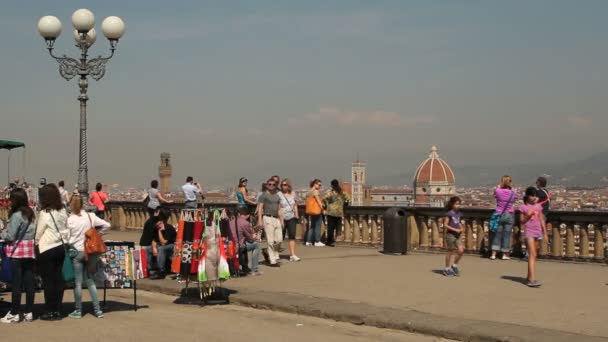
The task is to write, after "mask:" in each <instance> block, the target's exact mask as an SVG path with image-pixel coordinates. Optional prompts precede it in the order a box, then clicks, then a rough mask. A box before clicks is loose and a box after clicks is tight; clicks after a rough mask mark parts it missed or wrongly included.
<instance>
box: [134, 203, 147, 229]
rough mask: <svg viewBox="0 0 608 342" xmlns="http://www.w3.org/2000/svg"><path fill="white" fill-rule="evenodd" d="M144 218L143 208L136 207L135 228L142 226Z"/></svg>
mask: <svg viewBox="0 0 608 342" xmlns="http://www.w3.org/2000/svg"><path fill="white" fill-rule="evenodd" d="M144 222H145V218H144V210H143V209H140V208H138V209H137V226H136V227H135V228H137V229H140V228H142V227H143V226H144Z"/></svg>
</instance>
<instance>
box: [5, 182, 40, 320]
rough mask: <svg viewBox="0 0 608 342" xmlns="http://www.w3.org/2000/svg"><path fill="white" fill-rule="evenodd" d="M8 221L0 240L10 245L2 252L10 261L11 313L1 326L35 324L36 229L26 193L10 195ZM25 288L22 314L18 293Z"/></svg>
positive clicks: (20, 191) (18, 192)
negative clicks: (21, 322)
mask: <svg viewBox="0 0 608 342" xmlns="http://www.w3.org/2000/svg"><path fill="white" fill-rule="evenodd" d="M10 199H11V208H10V217H9V219H8V225H7V228H6V229H3V230H2V231H0V238H2V239H4V240H5V241H7V242H9V241H10V243H8V244H7V245H6V246H5V247H4V248H5V251H6V256H7V257H8V258H9V260H10V261H9V262H10V265H11V272H12V276H13V279H12V282H11V291H12V296H11V297H12V298H11V309H10V311H9V312H8V313H7V314H6V316H4V317H3V318H1V319H0V322H2V323H19V322H20V321H21V313H23V321H24V322H31V321H33V320H34V315H33V313H32V309H33V306H34V295H35V287H34V238H35V235H36V226H35V224H34V221H35V216H34V211H33V210H32V208H30V207H29V205H28V198H27V193H26V192H25V190H23V189H20V188H16V189H13V190H12V191H11V197H10ZM23 288H25V310H24V311H22V310H21V291H22V289H23Z"/></svg>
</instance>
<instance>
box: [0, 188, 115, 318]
mask: <svg viewBox="0 0 608 342" xmlns="http://www.w3.org/2000/svg"><path fill="white" fill-rule="evenodd" d="M44 183H46V182H44ZM58 184H59V186H57V185H55V184H41V187H40V188H39V189H38V203H37V207H35V208H34V209H33V208H32V206H31V205H30V204H31V203H30V201H29V199H28V194H27V193H26V191H25V190H24V189H23V188H20V187H14V188H13V189H11V190H10V210H9V219H8V223H7V225H6V228H4V229H2V230H0V239H2V240H4V243H5V247H4V250H5V252H6V253H5V255H4V258H3V259H2V273H3V276H4V277H5V278H10V279H9V280H10V286H11V291H12V294H11V309H10V310H9V312H8V313H6V315H5V316H4V317H2V318H1V319H0V322H2V323H16V322H20V321H24V322H31V321H32V320H33V319H34V315H33V305H34V297H35V290H36V289H35V274H38V275H39V276H40V278H41V280H42V287H43V290H44V291H43V292H44V313H42V314H41V315H40V317H39V318H40V319H41V320H50V321H53V320H60V319H62V318H63V315H62V314H61V309H62V302H63V293H64V288H65V283H66V281H73V282H74V311H73V312H71V313H70V314H69V316H70V317H73V318H80V317H82V313H83V308H82V300H81V298H82V285H83V284H85V285H86V287H87V288H88V290H89V293H90V295H91V301H92V304H93V314H94V315H95V316H96V317H99V318H102V317H103V312H102V310H101V307H100V305H99V300H98V299H97V289H96V287H95V282H94V279H93V274H94V273H95V272H96V268H97V259H98V257H99V254H100V253H99V254H95V253H91V252H90V251H88V250H87V248H86V247H85V245H86V243H87V241H88V239H90V238H92V236H93V235H94V234H95V233H96V234H101V233H103V230H104V229H107V228H109V227H110V223H108V222H106V221H104V220H103V219H102V218H101V217H103V212H104V210H105V202H107V195H106V194H105V193H103V191H102V187H101V184H97V191H96V192H94V193H93V196H92V197H93V198H92V199H91V200H90V203H91V204H93V205H95V208H96V210H95V212H96V214H97V215H93V214H90V213H88V212H86V211H85V210H83V199H82V197H81V196H80V195H79V194H78V193H74V194H73V195H72V196H69V195H68V194H67V192H66V191H65V189H64V188H63V182H59V183H58ZM91 230H92V231H94V232H92V231H91ZM7 275H8V277H7ZM23 291H25V297H26V300H25V306H22V305H21V299H22V298H21V297H22V292H23Z"/></svg>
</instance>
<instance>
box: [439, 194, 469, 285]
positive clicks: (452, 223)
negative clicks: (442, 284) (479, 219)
mask: <svg viewBox="0 0 608 342" xmlns="http://www.w3.org/2000/svg"><path fill="white" fill-rule="evenodd" d="M461 203H462V201H461V200H460V198H459V197H457V196H454V197H452V198H450V200H449V202H448V204H447V206H446V207H447V209H448V213H447V216H446V217H445V218H444V219H443V226H444V227H445V232H446V234H445V241H446V243H447V248H448V254H447V255H446V256H445V269H444V270H443V275H444V276H446V277H453V276H457V275H460V269H459V268H458V262H459V261H460V259H461V258H462V255H463V254H464V247H463V246H462V243H461V242H460V234H461V233H462V224H461V223H460V221H461V218H462V213H461V212H460V204H461Z"/></svg>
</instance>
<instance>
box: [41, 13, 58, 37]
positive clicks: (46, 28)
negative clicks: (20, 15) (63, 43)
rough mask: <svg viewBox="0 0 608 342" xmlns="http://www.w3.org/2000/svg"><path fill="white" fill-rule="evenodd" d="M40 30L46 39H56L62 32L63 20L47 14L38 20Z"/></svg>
mask: <svg viewBox="0 0 608 342" xmlns="http://www.w3.org/2000/svg"><path fill="white" fill-rule="evenodd" d="M38 32H39V33H40V35H41V36H42V37H43V38H44V39H46V40H55V39H57V37H59V35H60V34H61V21H59V19H57V17H54V16H52V15H47V16H44V17H42V18H40V20H39V21H38Z"/></svg>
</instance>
